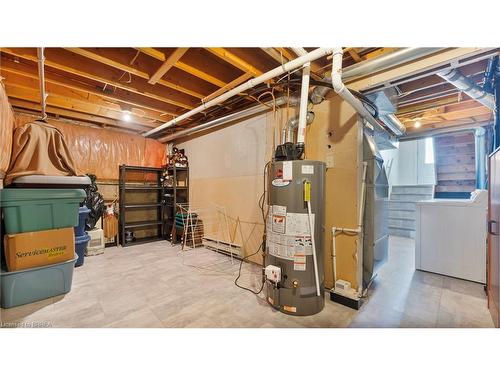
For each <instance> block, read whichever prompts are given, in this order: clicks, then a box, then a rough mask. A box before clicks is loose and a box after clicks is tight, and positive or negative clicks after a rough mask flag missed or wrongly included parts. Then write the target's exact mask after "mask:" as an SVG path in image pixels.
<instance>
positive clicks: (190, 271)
mask: <svg viewBox="0 0 500 375" xmlns="http://www.w3.org/2000/svg"><path fill="white" fill-rule="evenodd" d="M413 254H414V242H413V240H410V239H406V238H399V237H393V238H391V241H390V255H389V257H390V260H389V262H388V263H387V264H386V265H385V266H384V268H383V270H382V271H381V272H380V274H379V276H378V277H377V278H376V279H375V281H374V283H373V285H372V288H371V289H370V291H369V293H368V298H367V300H366V302H365V303H364V305H363V306H362V308H361V309H360V310H359V311H355V310H352V309H349V308H347V307H345V306H342V305H339V304H336V303H333V302H330V301H329V300H327V301H326V305H325V308H324V310H323V311H322V312H321V313H319V314H316V315H314V316H309V317H295V316H289V315H285V314H282V313H279V312H277V311H275V310H273V309H272V308H270V307H269V306H268V304H267V303H266V302H265V301H264V300H263V299H262V298H260V297H257V296H254V295H252V294H251V293H249V292H246V291H244V290H241V289H239V288H237V287H236V286H235V285H234V283H233V281H234V279H235V275H236V274H237V271H238V265H239V264H238V262H236V261H235V262H234V264H231V262H230V259H229V258H228V257H226V256H224V255H220V254H216V253H214V252H212V251H210V250H205V249H196V250H190V251H187V252H180V248H179V247H171V246H170V244H169V243H167V242H155V243H150V244H144V245H137V246H133V247H128V248H125V249H122V248H108V249H106V253H105V254H103V255H99V256H95V257H87V258H85V264H84V266H83V267H80V268H77V269H75V273H74V279H73V288H72V291H71V292H70V293H68V294H67V295H64V296H58V297H54V298H49V299H47V300H44V301H40V302H36V303H32V304H29V305H24V306H19V307H16V308H12V309H2V310H0V314H1V315H0V318H1V322H2V326H3V327H12V326H15V327H34V326H35V327H40V326H41V327H269V328H271V327H493V323H492V320H491V318H490V315H489V312H488V310H487V308H486V297H485V294H484V291H483V286H482V285H479V284H475V283H470V282H466V281H462V280H457V279H453V278H449V277H445V276H440V275H435V274H430V273H426V272H420V271H415V270H414V269H413V267H414V260H413V259H414V255H413ZM259 276H260V269H259V267H258V266H256V265H251V264H244V266H243V276H242V277H241V279H240V284H242V285H245V286H253V288H255V289H257V287H258V286H259V283H260V277H259Z"/></svg>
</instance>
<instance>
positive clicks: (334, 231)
mask: <svg viewBox="0 0 500 375" xmlns="http://www.w3.org/2000/svg"><path fill="white" fill-rule="evenodd" d="M367 167H368V163H367V162H366V161H364V162H363V179H362V182H361V191H360V197H359V204H360V207H359V213H358V215H359V216H358V227H357V228H341V227H332V262H333V289H335V283H336V282H337V244H336V240H335V238H336V237H337V234H340V233H352V234H357V235H358V237H360V236H361V235H362V234H363V219H364V214H365V197H366V193H365V190H366V171H367ZM361 248H362V243H361V241H359V242H358V245H357V249H356V257H358V255H359V253H360V251H359V249H361ZM358 258H359V257H358ZM361 259H362V258H361ZM361 269H362V267H361ZM358 272H359V273H361V272H360V271H358ZM362 282H363V279H361V282H360V281H359V280H358V284H359V285H361V284H362ZM358 292H359V294H360V295H361V293H362V292H363V288H362V287H360V286H358Z"/></svg>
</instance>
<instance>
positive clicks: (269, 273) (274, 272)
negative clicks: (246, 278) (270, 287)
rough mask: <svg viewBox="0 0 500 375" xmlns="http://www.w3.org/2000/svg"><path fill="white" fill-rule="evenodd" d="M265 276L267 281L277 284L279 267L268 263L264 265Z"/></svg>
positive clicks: (279, 276) (279, 278) (279, 272)
mask: <svg viewBox="0 0 500 375" xmlns="http://www.w3.org/2000/svg"><path fill="white" fill-rule="evenodd" d="M266 278H267V279H268V280H269V281H271V282H273V283H275V284H278V283H279V282H280V281H281V268H279V267H276V266H273V265H271V264H270V265H269V266H267V267H266Z"/></svg>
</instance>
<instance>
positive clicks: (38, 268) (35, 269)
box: [0, 254, 78, 276]
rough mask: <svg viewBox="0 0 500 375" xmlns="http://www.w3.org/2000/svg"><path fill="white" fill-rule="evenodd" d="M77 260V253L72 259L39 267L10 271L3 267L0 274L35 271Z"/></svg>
mask: <svg viewBox="0 0 500 375" xmlns="http://www.w3.org/2000/svg"><path fill="white" fill-rule="evenodd" d="M77 260H78V255H77V254H75V257H74V258H73V259H70V260H65V261H64V262H61V263H54V264H48V265H46V266H40V267H34V268H26V269H24V270H17V271H11V272H9V271H7V270H5V269H3V268H0V275H1V276H8V275H14V274H16V273H23V272H31V271H37V270H41V269H43V268H50V267H56V266H60V265H61V264H67V263H74V262H76V261H77Z"/></svg>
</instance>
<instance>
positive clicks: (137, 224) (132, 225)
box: [124, 220, 163, 228]
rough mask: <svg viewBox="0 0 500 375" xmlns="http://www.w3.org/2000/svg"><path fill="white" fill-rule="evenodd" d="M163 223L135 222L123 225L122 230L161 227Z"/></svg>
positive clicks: (156, 221) (151, 221) (155, 221)
mask: <svg viewBox="0 0 500 375" xmlns="http://www.w3.org/2000/svg"><path fill="white" fill-rule="evenodd" d="M162 223H163V222H162V221H158V220H147V221H136V222H130V223H125V225H124V228H140V227H151V226H156V225H161V224H162Z"/></svg>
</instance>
